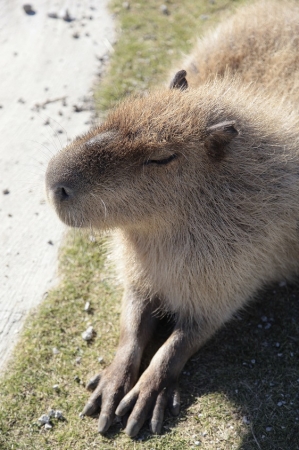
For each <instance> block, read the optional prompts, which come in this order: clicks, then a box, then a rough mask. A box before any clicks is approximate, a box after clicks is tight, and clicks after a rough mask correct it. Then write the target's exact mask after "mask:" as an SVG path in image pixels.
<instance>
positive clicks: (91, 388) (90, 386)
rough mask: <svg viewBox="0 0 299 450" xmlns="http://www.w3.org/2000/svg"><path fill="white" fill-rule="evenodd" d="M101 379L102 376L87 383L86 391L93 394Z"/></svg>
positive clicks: (97, 376)
mask: <svg viewBox="0 0 299 450" xmlns="http://www.w3.org/2000/svg"><path fill="white" fill-rule="evenodd" d="M100 379H101V375H96V376H95V377H93V378H91V379H90V380H89V382H88V383H87V386H86V389H87V390H88V391H91V392H93V391H94V390H95V388H96V387H97V385H98V384H99V381H100Z"/></svg>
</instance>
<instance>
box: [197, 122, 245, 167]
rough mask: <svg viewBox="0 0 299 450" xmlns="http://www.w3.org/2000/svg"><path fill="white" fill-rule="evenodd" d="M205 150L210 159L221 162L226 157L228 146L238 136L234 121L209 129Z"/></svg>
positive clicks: (221, 123) (220, 123) (218, 124)
mask: <svg viewBox="0 0 299 450" xmlns="http://www.w3.org/2000/svg"><path fill="white" fill-rule="evenodd" d="M207 133H208V135H207V137H206V139H205V148H206V150H207V154H208V155H209V157H210V158H212V159H214V160H216V161H220V160H221V159H223V158H224V157H225V154H226V152H227V145H228V144H229V143H230V142H231V141H232V140H233V139H234V138H235V137H236V136H238V134H239V132H238V131H237V130H236V128H235V122H234V121H225V122H219V123H217V124H215V125H212V126H211V127H208V128H207Z"/></svg>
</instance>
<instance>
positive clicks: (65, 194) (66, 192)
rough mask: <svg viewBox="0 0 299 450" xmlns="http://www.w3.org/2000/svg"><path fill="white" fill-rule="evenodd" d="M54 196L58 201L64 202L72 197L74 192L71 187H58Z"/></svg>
mask: <svg viewBox="0 0 299 450" xmlns="http://www.w3.org/2000/svg"><path fill="white" fill-rule="evenodd" d="M54 194H55V197H56V198H57V199H58V200H60V201H63V200H67V199H69V198H70V197H72V190H71V189H70V188H69V187H65V186H56V188H55V189H54Z"/></svg>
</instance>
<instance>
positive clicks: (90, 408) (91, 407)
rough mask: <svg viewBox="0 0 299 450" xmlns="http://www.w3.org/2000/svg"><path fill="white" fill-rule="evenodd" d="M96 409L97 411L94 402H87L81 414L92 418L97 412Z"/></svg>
mask: <svg viewBox="0 0 299 450" xmlns="http://www.w3.org/2000/svg"><path fill="white" fill-rule="evenodd" d="M98 409H99V407H98V405H97V404H96V402H88V403H86V405H85V406H84V409H83V411H82V414H83V415H84V416H92V415H93V414H95V413H96V412H97V411H98Z"/></svg>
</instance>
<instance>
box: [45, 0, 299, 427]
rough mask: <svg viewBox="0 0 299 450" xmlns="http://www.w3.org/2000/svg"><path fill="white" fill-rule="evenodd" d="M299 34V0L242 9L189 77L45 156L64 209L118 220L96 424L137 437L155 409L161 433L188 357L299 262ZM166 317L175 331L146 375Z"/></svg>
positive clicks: (204, 44)
mask: <svg viewBox="0 0 299 450" xmlns="http://www.w3.org/2000/svg"><path fill="white" fill-rule="evenodd" d="M298 36H299V9H298V7H297V6H296V4H293V3H287V2H279V3H276V2H271V1H270V2H265V3H264V2H259V3H256V4H254V5H250V6H249V7H244V8H242V9H240V10H239V11H238V12H237V13H236V15H235V16H234V17H232V18H231V19H229V20H228V21H227V22H226V23H224V24H223V25H220V26H219V27H218V29H216V30H215V31H213V32H212V33H210V35H208V36H207V37H206V38H204V39H203V40H202V41H201V42H199V44H198V47H197V48H196V49H195V50H194V52H193V54H192V55H191V56H190V57H188V59H187V60H186V63H185V64H183V65H182V66H183V67H184V69H186V70H187V76H186V78H187V80H186V78H184V73H183V72H182V73H183V76H181V75H180V76H179V77H177V78H175V81H173V82H172V84H171V86H172V88H171V89H163V88H160V89H157V90H154V91H152V92H149V93H148V94H147V95H145V96H134V97H131V98H128V99H126V100H125V101H123V102H122V103H120V104H119V106H118V107H117V108H115V109H114V110H113V111H112V112H110V114H109V115H108V117H107V119H106V121H105V122H104V123H103V124H101V125H98V126H96V127H93V128H92V129H91V130H90V131H89V132H88V133H86V134H85V135H83V136H81V137H78V138H77V139H75V140H74V141H73V142H72V143H71V144H70V145H69V146H67V147H66V148H65V149H63V150H62V151H61V152H60V153H58V154H57V155H56V156H55V157H54V158H53V159H52V160H51V162H50V163H49V167H48V170H47V175H46V188H47V194H48V197H49V199H50V201H51V202H52V203H53V205H54V207H55V209H56V212H57V213H58V215H59V217H60V218H61V220H63V221H64V222H65V223H66V224H68V225H70V226H73V227H82V228H86V227H89V226H92V227H93V228H95V229H99V230H109V231H111V230H113V236H114V238H113V242H114V246H113V248H114V250H113V252H112V253H113V255H114V259H115V262H116V265H117V268H118V273H119V274H120V277H121V279H122V282H123V284H124V298H123V306H122V317H121V333H120V343H119V347H118V350H117V352H116V356H115V359H114V361H113V362H112V364H111V365H110V366H109V367H108V368H107V369H106V370H105V371H104V372H103V374H102V376H101V378H100V377H95V379H94V380H92V381H91V383H90V385H89V386H90V388H92V389H95V390H94V393H93V394H92V396H91V398H90V400H89V402H88V403H87V405H86V406H85V408H84V411H83V412H84V414H87V415H90V414H93V413H94V412H97V411H99V410H101V414H100V419H99V431H100V432H105V431H106V430H107V429H108V428H109V426H110V424H111V423H112V421H113V419H114V417H115V414H117V415H120V416H123V415H129V419H128V422H127V426H126V432H127V433H128V434H129V435H130V436H134V435H136V434H137V433H138V431H139V429H140V428H141V426H142V425H143V423H144V421H145V420H146V419H147V417H148V416H150V417H151V429H152V431H153V432H154V433H159V432H160V430H161V426H162V421H163V414H164V409H165V408H166V407H167V406H168V407H169V408H170V410H171V412H172V413H173V414H177V413H178V409H179V393H178V389H177V380H178V377H179V374H180V372H181V370H182V368H183V367H184V365H185V363H186V361H187V360H188V359H189V357H190V356H191V355H192V354H193V353H194V352H196V351H197V350H198V349H199V348H200V347H201V346H202V345H203V343H204V342H205V341H206V340H207V339H208V338H209V337H210V336H211V335H212V334H213V333H214V332H215V331H216V330H217V329H218V328H219V327H220V326H221V325H222V324H223V323H224V322H226V321H227V320H228V319H230V318H231V317H232V315H233V314H234V313H235V312H236V311H237V310H238V309H240V308H242V307H243V306H244V305H245V304H246V302H248V300H249V299H250V298H251V297H252V296H253V295H254V294H255V293H256V292H257V290H258V289H259V288H260V287H262V286H263V285H264V284H266V283H268V282H271V281H274V280H279V279H282V278H290V277H293V276H294V275H296V274H297V273H298V270H299V258H298V254H299V240H298V233H299V232H298V221H299V206H298V198H297V196H298V190H299V127H298V125H299V117H298V107H297V99H298V98H299V94H298V92H297V89H296V86H298V82H297V79H298V64H297V61H298V57H299V47H298ZM286 65H287V66H286ZM182 77H183V78H182ZM179 79H180V80H183V81H182V82H181V81H177V80H179ZM187 83H188V84H187ZM176 88H178V89H176ZM160 314H163V315H165V314H166V315H170V316H172V318H173V320H174V322H175V325H174V329H173V332H172V334H171V335H170V337H169V338H168V339H167V340H166V342H165V343H164V344H163V345H162V346H161V347H160V348H159V350H158V351H157V353H156V354H155V355H154V357H153V359H152V360H151V362H150V364H149V366H148V368H147V369H146V370H145V372H144V373H143V374H142V375H141V377H140V378H139V379H138V374H139V368H140V361H141V358H142V354H143V351H144V348H145V347H146V345H147V344H148V342H149V341H150V339H151V337H152V336H153V334H154V333H155V328H156V326H157V321H158V320H159V315H160Z"/></svg>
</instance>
